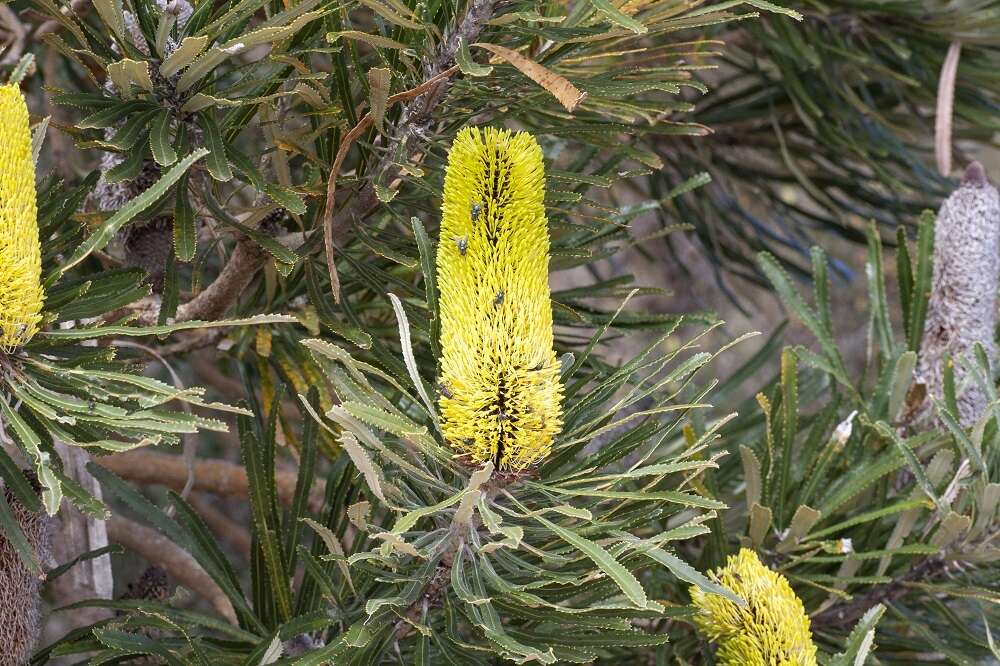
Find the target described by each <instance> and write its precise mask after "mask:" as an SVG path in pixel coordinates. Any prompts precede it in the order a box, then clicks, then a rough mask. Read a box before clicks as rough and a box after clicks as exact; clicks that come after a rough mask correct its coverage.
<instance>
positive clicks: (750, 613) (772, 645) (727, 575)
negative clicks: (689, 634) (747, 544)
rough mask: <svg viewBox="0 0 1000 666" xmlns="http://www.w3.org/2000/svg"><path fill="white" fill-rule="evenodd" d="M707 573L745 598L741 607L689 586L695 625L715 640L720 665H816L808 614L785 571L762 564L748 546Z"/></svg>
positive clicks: (718, 596)
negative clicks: (713, 570) (694, 609)
mask: <svg viewBox="0 0 1000 666" xmlns="http://www.w3.org/2000/svg"><path fill="white" fill-rule="evenodd" d="M709 576H710V577H711V578H712V579H713V580H715V581H716V582H717V583H719V584H721V585H723V586H725V587H727V588H729V589H730V590H732V591H733V592H734V593H736V595H737V596H739V597H741V598H743V599H744V600H745V601H746V602H747V605H746V606H743V607H741V606H739V605H737V604H735V603H733V602H732V601H730V600H729V599H727V598H726V597H723V596H721V595H718V594H711V593H705V592H703V591H702V590H701V589H700V588H697V587H692V588H691V598H692V600H693V601H694V605H695V606H697V607H698V610H699V613H698V614H697V615H696V616H695V618H694V619H695V624H697V625H698V628H699V629H700V630H701V631H702V632H703V633H704V634H705V635H706V636H707V637H708V638H709V639H711V640H712V641H714V642H716V643H718V644H719V650H718V653H717V654H716V659H717V660H718V662H719V663H720V664H723V665H724V666H737V665H738V666H815V664H816V646H815V645H814V644H813V641H812V633H811V632H810V631H809V618H808V617H807V616H806V613H805V609H804V608H803V606H802V601H800V600H799V598H798V597H797V596H795V592H794V591H793V590H792V588H791V586H790V585H789V584H788V581H787V580H786V579H785V577H784V576H782V575H781V574H779V573H777V572H774V571H771V570H770V569H769V568H767V567H766V566H764V565H763V564H762V563H761V561H760V559H758V557H757V554H756V553H755V552H753V551H752V550H748V549H746V548H743V549H741V550H740V552H739V554H737V555H731V556H730V557H729V559H728V560H727V562H726V566H724V567H722V568H721V569H718V570H717V571H715V572H713V573H711V574H709Z"/></svg>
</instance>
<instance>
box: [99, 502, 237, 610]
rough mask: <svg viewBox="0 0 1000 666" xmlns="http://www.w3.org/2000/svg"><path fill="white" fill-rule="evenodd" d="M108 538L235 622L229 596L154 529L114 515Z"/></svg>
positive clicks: (199, 566) (188, 557) (186, 555)
mask: <svg viewBox="0 0 1000 666" xmlns="http://www.w3.org/2000/svg"><path fill="white" fill-rule="evenodd" d="M106 524H107V529H108V538H109V539H111V540H112V541H114V542H115V543H119V544H121V545H122V546H125V548H127V549H129V550H131V551H133V552H135V553H137V554H139V555H141V556H142V557H143V559H145V560H146V561H147V562H150V563H151V564H156V565H158V566H159V567H161V568H162V569H163V570H164V571H166V572H167V573H168V574H169V575H170V576H172V577H173V578H174V579H175V580H177V581H178V582H179V583H181V584H182V585H184V587H186V588H188V589H189V590H191V591H192V592H195V593H197V594H199V595H200V596H202V597H204V598H205V599H207V600H208V601H209V602H210V603H211V604H212V606H213V607H214V608H215V610H216V611H218V613H219V614H220V615H222V616H223V617H224V618H226V620H228V621H229V622H230V623H231V624H237V620H236V612H235V611H234V610H233V605H232V604H231V603H230V601H229V598H228V597H226V595H225V594H224V593H223V592H222V590H221V589H220V588H219V586H218V585H216V584H215V581H213V580H212V578H211V577H210V576H209V575H208V574H207V573H205V570H204V569H202V568H201V565H199V564H198V563H197V562H196V561H195V559H194V558H193V557H192V556H191V555H190V553H188V552H187V551H185V550H183V549H182V548H180V547H179V546H177V545H176V544H174V543H173V542H172V541H171V540H170V539H168V538H167V537H165V536H163V535H162V534H160V533H159V532H157V531H156V530H154V529H152V528H150V527H146V526H145V525H140V524H139V523H136V522H133V521H131V520H128V519H127V518H122V517H120V516H115V517H113V518H110V519H109V520H108V521H107V523H106Z"/></svg>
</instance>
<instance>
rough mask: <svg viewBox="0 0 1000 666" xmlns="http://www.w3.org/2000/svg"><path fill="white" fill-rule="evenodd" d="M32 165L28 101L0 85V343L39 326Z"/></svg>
mask: <svg viewBox="0 0 1000 666" xmlns="http://www.w3.org/2000/svg"><path fill="white" fill-rule="evenodd" d="M41 275H42V249H41V246H40V245H39V242H38V210H37V204H36V201H35V165H34V160H33V159H32V154H31V131H30V130H29V128H28V107H27V106H26V105H25V103H24V97H23V96H22V95H21V91H20V90H19V89H18V87H17V86H16V85H4V86H0V348H2V349H3V350H4V351H8V352H9V351H11V350H13V349H14V348H15V347H18V346H20V345H23V344H24V343H26V342H27V341H28V340H30V339H31V336H33V335H34V334H35V333H36V332H37V331H38V322H39V321H40V320H41V318H42V317H41V311H42V300H43V298H44V294H43V293H42V282H41Z"/></svg>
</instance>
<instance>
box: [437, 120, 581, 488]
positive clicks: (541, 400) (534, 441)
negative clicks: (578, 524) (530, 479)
mask: <svg viewBox="0 0 1000 666" xmlns="http://www.w3.org/2000/svg"><path fill="white" fill-rule="evenodd" d="M544 198H545V167H544V164H543V161H542V151H541V148H539V146H538V144H537V143H536V142H535V139H534V138H533V137H532V136H531V135H530V134H527V133H525V132H518V133H516V134H514V133H511V132H509V131H506V130H497V129H494V128H485V129H482V130H480V129H478V128H471V127H470V128H466V129H464V130H462V131H461V132H459V134H458V136H457V137H456V139H455V142H454V144H453V145H452V147H451V152H450V153H449V155H448V168H447V171H446V173H445V180H444V204H443V206H442V221H441V238H440V242H439V244H438V254H437V281H438V289H439V291H440V307H441V350H442V358H441V385H440V389H441V400H440V407H441V416H442V421H441V430H442V432H443V433H444V436H445V438H446V439H447V440H448V442H449V443H450V444H451V446H452V447H453V448H455V449H456V450H458V451H459V452H460V453H461V454H463V455H467V456H468V457H469V458H470V459H471V460H472V461H473V462H476V463H483V462H486V461H487V460H492V461H493V463H494V465H496V467H497V469H500V470H505V471H511V472H516V471H520V470H522V469H524V468H525V467H527V466H529V465H531V464H533V463H536V462H538V461H539V460H541V459H542V458H544V457H545V456H546V455H548V453H549V451H550V450H551V448H552V439H553V438H554V437H555V435H556V433H558V432H559V430H560V428H561V427H562V413H561V410H560V407H559V403H560V400H561V397H562V385H561V384H560V382H559V363H558V362H557V360H556V355H555V352H554V351H553V349H552V304H551V300H550V295H549V232H548V222H547V221H546V219H545V206H544V203H543V200H544Z"/></svg>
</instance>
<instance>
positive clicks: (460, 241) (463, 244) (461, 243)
mask: <svg viewBox="0 0 1000 666" xmlns="http://www.w3.org/2000/svg"><path fill="white" fill-rule="evenodd" d="M455 245H457V246H458V253H459V254H460V255H462V256H463V257H464V256H465V253H466V252H468V250H469V238H468V236H462V237H461V238H456V239H455Z"/></svg>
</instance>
